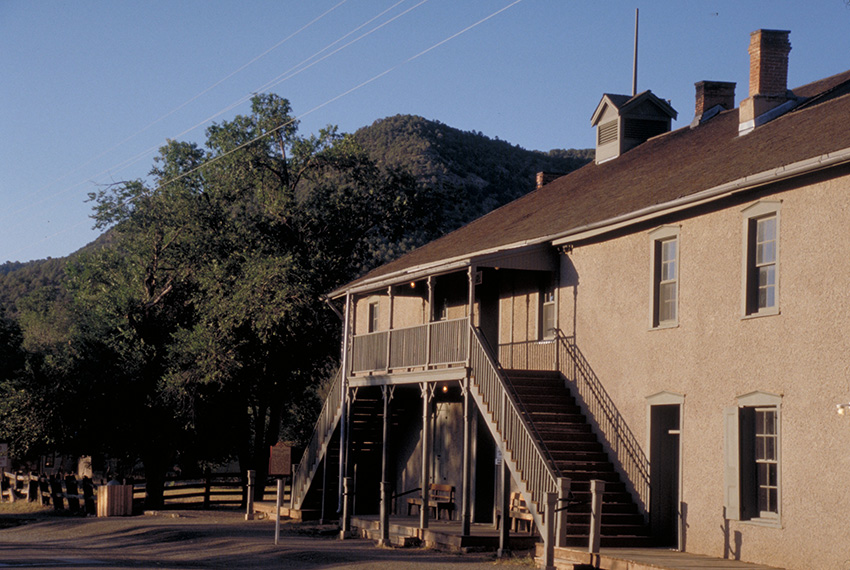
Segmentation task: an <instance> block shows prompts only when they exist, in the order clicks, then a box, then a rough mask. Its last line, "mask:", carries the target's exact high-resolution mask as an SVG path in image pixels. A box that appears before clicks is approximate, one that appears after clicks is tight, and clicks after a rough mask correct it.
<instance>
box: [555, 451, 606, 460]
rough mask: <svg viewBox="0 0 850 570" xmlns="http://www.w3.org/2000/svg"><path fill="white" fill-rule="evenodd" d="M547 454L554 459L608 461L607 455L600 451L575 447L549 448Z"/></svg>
mask: <svg viewBox="0 0 850 570" xmlns="http://www.w3.org/2000/svg"><path fill="white" fill-rule="evenodd" d="M549 455H551V456H552V459H554V460H555V461H580V462H608V455H607V454H605V453H604V452H602V451H580V450H575V449H566V450H557V449H549Z"/></svg>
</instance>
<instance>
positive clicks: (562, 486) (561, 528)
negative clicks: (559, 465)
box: [555, 477, 571, 548]
mask: <svg viewBox="0 0 850 570" xmlns="http://www.w3.org/2000/svg"><path fill="white" fill-rule="evenodd" d="M570 484H571V481H570V480H569V479H567V478H566V477H558V528H557V532H558V534H557V536H556V538H555V546H558V547H561V548H563V547H565V546H566V545H567V514H569V510H568V508H567V506H568V505H567V502H568V501H569V496H570Z"/></svg>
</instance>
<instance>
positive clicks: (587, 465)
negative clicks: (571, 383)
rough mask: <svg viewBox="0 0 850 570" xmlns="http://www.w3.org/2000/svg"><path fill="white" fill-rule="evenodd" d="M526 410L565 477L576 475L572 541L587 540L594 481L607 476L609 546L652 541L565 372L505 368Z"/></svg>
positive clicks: (604, 540)
mask: <svg viewBox="0 0 850 570" xmlns="http://www.w3.org/2000/svg"><path fill="white" fill-rule="evenodd" d="M502 372H503V373H504V375H505V376H506V381H507V384H508V388H509V389H510V390H511V391H512V393H513V396H514V398H515V399H516V401H517V403H518V405H519V407H520V408H521V411H522V413H523V414H524V415H525V417H526V419H527V421H528V423H529V424H530V425H531V426H532V428H533V431H535V432H536V434H537V437H538V439H539V443H540V445H541V447H542V448H543V449H544V450H545V452H546V453H547V454H548V456H549V457H551V460H552V463H553V464H554V468H555V470H556V471H557V472H558V475H559V476H561V477H566V478H569V479H570V480H571V481H572V484H571V492H572V495H573V501H572V502H571V504H570V506H569V508H568V509H567V510H568V513H569V514H568V515H567V544H568V545H573V546H586V545H587V541H588V532H589V528H590V481H591V480H592V479H599V480H602V481H605V493H604V496H603V506H602V544H603V545H604V546H648V545H650V539H649V527H648V525H647V524H646V522H645V520H644V517H643V515H642V514H641V513H640V512H639V510H638V507H637V505H636V504H635V502H634V500H633V498H632V495H631V494H630V493H629V492H628V491H627V490H626V486H625V484H624V483H623V481H622V480H621V478H620V475H619V474H618V473H617V471H616V470H615V468H614V466H613V464H612V463H611V461H610V460H609V458H608V456H607V454H606V453H605V451H604V449H603V447H602V444H601V443H600V442H599V440H598V438H597V436H596V434H594V433H593V430H592V428H591V425H590V424H589V423H588V421H587V419H586V418H585V417H584V415H583V414H582V412H581V408H580V407H579V406H578V404H577V403H576V400H575V398H574V396H573V395H572V393H571V392H570V390H569V389H568V388H567V387H566V385H565V382H564V379H563V376H561V374H560V372H553V371H531V370H503V371H502Z"/></svg>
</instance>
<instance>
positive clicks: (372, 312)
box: [369, 301, 379, 333]
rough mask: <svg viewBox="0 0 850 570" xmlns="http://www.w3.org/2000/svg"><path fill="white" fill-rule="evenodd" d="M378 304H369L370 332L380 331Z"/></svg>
mask: <svg viewBox="0 0 850 570" xmlns="http://www.w3.org/2000/svg"><path fill="white" fill-rule="evenodd" d="M378 307H379V305H378V302H377V301H375V302H372V303H369V332H370V333H372V332H376V331H377V330H378Z"/></svg>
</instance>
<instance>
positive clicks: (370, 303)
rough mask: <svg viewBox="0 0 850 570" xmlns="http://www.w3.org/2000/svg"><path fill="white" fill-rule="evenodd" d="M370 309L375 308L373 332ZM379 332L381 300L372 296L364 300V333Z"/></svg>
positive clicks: (376, 296)
mask: <svg viewBox="0 0 850 570" xmlns="http://www.w3.org/2000/svg"><path fill="white" fill-rule="evenodd" d="M372 307H375V316H376V317H377V323H376V324H375V330H372ZM380 330H381V298H380V296H378V295H372V296H370V297H368V298H367V299H366V332H367V333H369V334H370V333H375V332H380Z"/></svg>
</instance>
